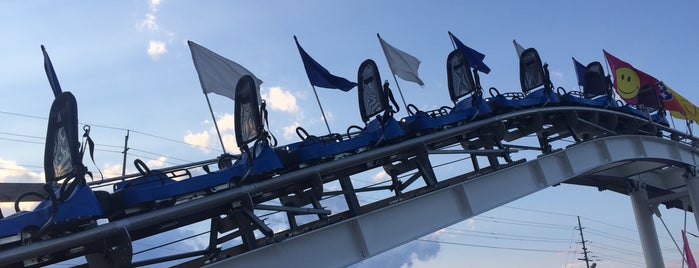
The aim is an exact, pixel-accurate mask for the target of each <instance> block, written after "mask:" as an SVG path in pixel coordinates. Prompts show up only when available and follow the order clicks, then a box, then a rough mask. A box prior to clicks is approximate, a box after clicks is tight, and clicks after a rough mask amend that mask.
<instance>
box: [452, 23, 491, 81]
mask: <svg viewBox="0 0 699 268" xmlns="http://www.w3.org/2000/svg"><path fill="white" fill-rule="evenodd" d="M448 33H449V36H450V37H451V39H452V40H454V43H455V44H456V48H458V49H459V50H461V53H463V54H464V56H466V60H468V65H469V67H471V68H475V69H476V70H478V71H481V72H483V73H486V74H487V73H490V68H489V67H488V65H485V63H483V59H484V58H485V55H483V54H482V53H480V52H478V51H476V50H474V49H472V48H470V47H467V46H466V45H464V43H461V40H459V38H456V36H454V35H453V34H452V33H451V32H448Z"/></svg>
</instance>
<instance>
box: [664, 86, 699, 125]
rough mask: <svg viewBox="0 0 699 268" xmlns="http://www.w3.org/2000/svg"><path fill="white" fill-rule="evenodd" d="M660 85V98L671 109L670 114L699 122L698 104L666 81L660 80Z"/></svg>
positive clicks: (666, 107)
mask: <svg viewBox="0 0 699 268" xmlns="http://www.w3.org/2000/svg"><path fill="white" fill-rule="evenodd" d="M659 87H660V99H661V100H662V101H663V106H664V107H665V109H667V110H668V111H670V115H672V116H673V117H675V118H679V119H685V120H692V121H694V122H699V108H697V106H695V105H694V104H693V103H691V102H690V101H689V100H687V98H685V97H683V96H682V95H680V94H678V93H677V92H676V91H674V90H672V89H671V88H670V87H668V86H667V85H666V84H665V83H664V82H660V85H659Z"/></svg>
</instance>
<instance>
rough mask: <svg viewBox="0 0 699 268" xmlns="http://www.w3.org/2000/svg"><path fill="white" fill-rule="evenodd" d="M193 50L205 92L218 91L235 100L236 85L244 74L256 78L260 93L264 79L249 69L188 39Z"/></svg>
mask: <svg viewBox="0 0 699 268" xmlns="http://www.w3.org/2000/svg"><path fill="white" fill-rule="evenodd" d="M187 43H188V44H189V50H190V51H191V52H192V61H194V68H196V69H197V74H198V75H199V82H200V83H201V89H202V90H204V94H207V93H216V94H219V95H221V96H226V97H229V98H231V99H232V100H235V87H236V85H238V80H239V79H240V78H241V77H243V76H244V75H250V76H252V77H253V78H254V79H255V86H257V91H258V95H259V91H260V84H262V80H260V79H258V78H257V77H256V76H255V75H254V74H252V73H251V72H250V71H248V69H245V67H243V66H241V65H240V64H237V63H235V62H233V61H231V60H229V59H226V58H224V57H223V56H221V55H219V54H216V53H214V52H213V51H211V50H208V49H206V48H205V47H203V46H200V45H199V44H197V43H194V42H192V41H187Z"/></svg>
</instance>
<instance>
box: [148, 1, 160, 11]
mask: <svg viewBox="0 0 699 268" xmlns="http://www.w3.org/2000/svg"><path fill="white" fill-rule="evenodd" d="M161 2H162V1H160V0H150V10H152V11H153V12H155V11H158V6H159V5H160V3H161Z"/></svg>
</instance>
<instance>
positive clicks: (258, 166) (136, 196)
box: [111, 75, 283, 219]
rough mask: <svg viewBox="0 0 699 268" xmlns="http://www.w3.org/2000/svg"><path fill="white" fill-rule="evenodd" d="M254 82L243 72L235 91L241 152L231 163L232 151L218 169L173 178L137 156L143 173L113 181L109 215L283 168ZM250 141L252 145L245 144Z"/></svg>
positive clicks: (147, 207) (167, 202)
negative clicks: (120, 180) (270, 138)
mask: <svg viewBox="0 0 699 268" xmlns="http://www.w3.org/2000/svg"><path fill="white" fill-rule="evenodd" d="M257 96H258V94H257V86H256V85H255V82H254V80H253V78H252V77H250V76H248V75H246V76H243V77H242V78H241V79H240V80H239V81H238V84H237V86H236V92H235V118H236V120H235V136H236V142H237V144H238V147H239V148H240V150H241V154H240V156H236V157H235V158H234V159H236V160H235V162H233V163H232V164H231V163H230V161H231V160H230V157H231V155H224V157H221V158H220V159H219V160H220V161H219V168H220V169H219V170H217V171H213V172H209V173H206V174H203V175H199V176H194V177H192V176H191V175H190V174H189V173H187V175H185V176H186V177H187V178H184V179H181V180H175V179H176V178H175V177H174V176H173V175H172V174H173V173H170V174H166V173H164V172H162V171H160V170H150V169H148V168H147V167H146V165H145V164H143V162H142V161H140V160H136V161H135V164H136V168H137V169H138V170H139V172H140V173H141V174H142V176H141V177H138V178H136V179H133V180H128V181H122V182H119V183H117V184H115V185H114V193H113V194H112V196H111V203H112V205H113V209H114V210H115V211H116V212H117V213H116V214H115V215H113V216H112V217H111V218H112V219H113V218H120V217H123V216H125V215H126V214H132V213H136V212H141V211H147V210H150V209H153V208H157V207H160V206H170V205H172V204H174V203H177V202H179V201H182V200H186V199H191V198H195V197H197V196H200V195H207V194H210V193H212V192H214V191H217V190H220V189H225V188H228V187H230V186H234V185H241V184H245V183H250V182H254V181H258V180H262V179H265V178H270V177H271V176H272V175H273V173H274V172H276V171H277V170H279V169H281V168H283V166H282V163H281V161H280V160H279V158H277V155H276V153H275V152H274V150H273V149H272V147H270V145H269V133H267V131H265V129H264V121H263V115H264V114H265V113H266V110H265V108H264V102H262V105H261V104H260V101H259V99H258V97H257ZM249 143H253V145H252V148H250V147H248V144H249Z"/></svg>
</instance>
